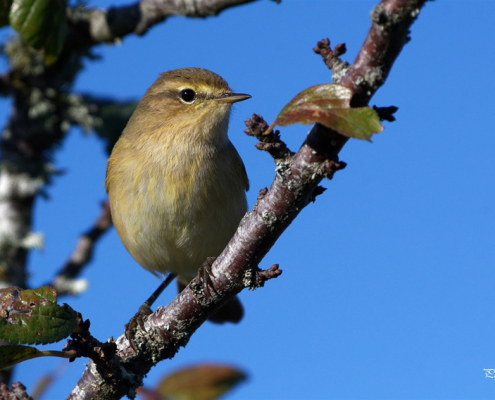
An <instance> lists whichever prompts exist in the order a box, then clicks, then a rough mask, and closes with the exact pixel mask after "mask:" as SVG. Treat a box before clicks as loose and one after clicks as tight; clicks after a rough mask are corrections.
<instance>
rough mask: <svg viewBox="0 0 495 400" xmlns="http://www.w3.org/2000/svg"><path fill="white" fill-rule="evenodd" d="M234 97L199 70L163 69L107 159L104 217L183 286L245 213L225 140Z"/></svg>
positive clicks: (235, 157)
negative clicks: (109, 216) (107, 215)
mask: <svg viewBox="0 0 495 400" xmlns="http://www.w3.org/2000/svg"><path fill="white" fill-rule="evenodd" d="M249 97H250V96H248V95H243V94H235V93H233V92H232V90H231V89H230V88H229V86H228V85H227V82H225V80H224V79H222V78H221V77H220V76H218V75H216V74H214V73H213V72H210V71H207V70H205V69H201V68H184V69H179V70H174V71H168V72H166V73H164V74H162V75H161V76H160V78H158V79H157V80H156V82H155V83H154V84H153V85H152V86H151V87H150V88H149V89H148V91H147V92H146V94H145V95H144V97H143V99H142V100H141V102H140V103H139V105H138V106H137V108H136V110H135V111H134V114H133V115H132V117H131V118H130V120H129V122H128V124H127V126H126V128H125V129H124V131H123V133H122V136H121V137H120V139H119V140H118V142H117V144H116V145H115V147H114V149H113V151H112V154H111V156H110V159H109V160H108V168H107V178H106V188H107V192H108V196H109V198H110V206H111V211H112V218H113V222H114V225H115V228H116V229H117V232H118V234H119V236H120V238H121V240H122V242H123V243H124V245H125V247H126V248H127V250H128V251H129V253H130V254H131V255H132V256H133V257H134V259H135V260H136V261H137V262H138V263H139V264H140V265H141V266H142V267H143V268H146V269H147V270H149V271H151V272H153V273H155V274H156V273H165V272H167V271H168V272H172V273H175V274H178V275H179V279H180V281H181V282H183V283H188V282H189V280H190V279H191V278H193V277H194V276H195V275H196V274H197V271H198V268H199V267H200V266H201V265H202V263H203V262H204V261H205V260H206V258H207V257H216V256H218V255H219V254H220V253H221V251H222V250H223V249H224V247H225V246H226V245H227V243H228V241H229V239H230V238H231V237H232V235H233V234H234V232H235V230H236V229H237V226H238V224H239V221H240V220H241V218H242V217H243V215H244V214H245V212H246V209H247V203H246V195H245V190H247V189H248V179H247V176H246V172H245V169H244V165H243V163H242V160H241V158H240V157H239V154H238V153H237V151H236V149H235V148H234V146H233V145H232V143H231V142H230V140H229V138H228V136H227V130H228V125H229V116H230V110H231V106H232V103H234V102H236V101H241V100H245V99H247V98H249Z"/></svg>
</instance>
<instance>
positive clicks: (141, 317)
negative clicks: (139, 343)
mask: <svg viewBox="0 0 495 400" xmlns="http://www.w3.org/2000/svg"><path fill="white" fill-rule="evenodd" d="M150 314H152V311H151V307H150V305H149V304H148V302H145V303H143V304H142V305H141V307H139V310H138V312H137V313H136V314H135V315H134V317H132V318H131V319H130V320H129V322H128V323H127V324H126V325H125V329H124V335H125V337H126V339H127V340H128V341H129V344H130V345H131V347H132V349H133V350H134V351H135V352H136V353H137V347H136V344H135V343H134V336H135V334H136V328H137V327H138V326H139V328H141V329H143V330H144V321H145V320H146V318H147V317H148V316H149V315H150Z"/></svg>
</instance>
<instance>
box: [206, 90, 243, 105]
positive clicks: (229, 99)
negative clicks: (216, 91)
mask: <svg viewBox="0 0 495 400" xmlns="http://www.w3.org/2000/svg"><path fill="white" fill-rule="evenodd" d="M250 98H251V96H250V95H249V94H243V93H228V92H227V93H222V94H221V95H219V96H217V97H215V98H214V99H213V100H215V101H218V102H219V103H229V104H232V103H237V102H238V101H244V100H247V99H250Z"/></svg>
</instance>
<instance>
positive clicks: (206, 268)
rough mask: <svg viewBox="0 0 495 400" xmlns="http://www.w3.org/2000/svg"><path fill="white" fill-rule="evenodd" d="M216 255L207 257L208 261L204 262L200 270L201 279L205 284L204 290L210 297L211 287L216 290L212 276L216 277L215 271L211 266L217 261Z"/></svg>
mask: <svg viewBox="0 0 495 400" xmlns="http://www.w3.org/2000/svg"><path fill="white" fill-rule="evenodd" d="M216 259H217V258H216V257H207V258H206V261H205V262H204V263H203V265H202V266H201V267H199V270H198V276H199V281H200V282H201V283H202V284H203V290H204V292H205V294H206V295H207V296H208V297H210V295H211V294H210V287H211V288H212V289H213V290H215V288H214V287H213V282H212V281H211V277H215V275H214V274H213V271H212V270H211V266H212V265H213V263H214V262H215V260H216Z"/></svg>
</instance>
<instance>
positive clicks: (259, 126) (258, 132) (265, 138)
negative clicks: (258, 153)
mask: <svg viewBox="0 0 495 400" xmlns="http://www.w3.org/2000/svg"><path fill="white" fill-rule="evenodd" d="M245 124H246V126H247V129H246V130H245V131H244V133H245V134H246V135H248V136H254V137H255V138H256V139H258V140H259V141H260V143H256V145H255V147H256V148H257V149H258V150H263V151H266V152H268V154H270V155H271V156H272V157H273V159H274V160H275V163H278V162H280V161H281V160H287V159H288V158H292V156H293V155H294V153H293V152H292V151H290V149H289V148H288V147H287V145H286V144H285V143H284V142H283V141H282V140H281V139H280V131H278V130H277V131H274V130H273V128H274V126H275V125H274V124H272V125H271V126H268V124H267V123H266V121H265V120H264V119H263V117H262V116H261V115H257V114H253V116H252V117H251V118H249V119H247V120H246V122H245Z"/></svg>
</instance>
